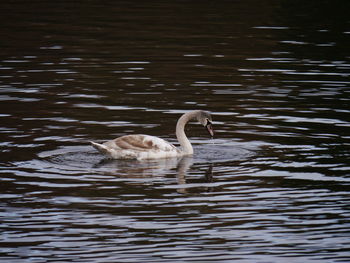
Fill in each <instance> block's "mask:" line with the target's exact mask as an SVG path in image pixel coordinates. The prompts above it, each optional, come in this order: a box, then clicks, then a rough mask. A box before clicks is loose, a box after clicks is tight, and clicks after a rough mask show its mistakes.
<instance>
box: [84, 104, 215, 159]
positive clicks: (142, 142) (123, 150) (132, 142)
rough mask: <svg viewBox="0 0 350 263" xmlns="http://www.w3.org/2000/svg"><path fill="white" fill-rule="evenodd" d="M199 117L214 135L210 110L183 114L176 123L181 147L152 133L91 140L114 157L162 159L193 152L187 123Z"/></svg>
mask: <svg viewBox="0 0 350 263" xmlns="http://www.w3.org/2000/svg"><path fill="white" fill-rule="evenodd" d="M193 119H197V120H198V121H199V122H200V123H201V124H202V125H203V126H204V127H205V128H206V129H207V131H208V132H209V134H210V136H211V137H213V136H214V131H213V127H212V119H211V116H210V113H209V112H206V111H202V110H195V111H190V112H187V113H185V114H183V115H182V116H181V117H180V119H179V120H178V121H177V124H176V137H177V140H178V141H179V143H180V146H181V147H180V148H177V147H175V146H174V145H172V144H171V143H168V142H167V141H165V140H163V139H161V138H158V137H155V136H150V135H143V134H133V135H125V136H122V137H119V138H116V139H114V140H111V141H107V142H105V143H103V144H99V143H96V142H91V144H92V146H93V147H94V148H95V149H97V150H98V151H99V152H101V153H102V154H105V155H107V156H108V157H110V158H113V159H137V160H144V159H160V158H169V157H177V156H184V155H191V154H193V148H192V145H191V143H190V141H189V140H188V138H187V136H186V134H185V125H186V124H187V123H188V122H189V121H190V120H193Z"/></svg>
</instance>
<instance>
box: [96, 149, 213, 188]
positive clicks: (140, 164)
mask: <svg viewBox="0 0 350 263" xmlns="http://www.w3.org/2000/svg"><path fill="white" fill-rule="evenodd" d="M193 164H194V161H193V157H192V156H184V157H181V158H164V159H157V160H148V161H146V160H145V161H132V160H125V161H122V160H111V159H108V160H102V161H101V162H100V163H98V164H96V165H94V168H95V169H98V170H100V171H101V172H103V173H104V174H107V175H113V176H117V177H119V178H130V179H142V178H159V177H166V176H167V175H168V174H169V172H170V171H175V172H176V179H177V185H176V186H175V188H176V189H177V191H178V192H179V193H186V192H188V189H189V188H193V187H197V188H198V187H203V183H204V184H206V183H211V182H213V165H212V163H210V164H209V165H208V167H207V169H206V172H205V173H203V176H201V177H200V181H201V182H200V183H198V179H196V182H197V183H196V184H195V185H193V183H189V184H191V186H189V185H188V182H187V181H188V178H187V175H188V171H189V170H190V168H191V167H192V166H193ZM202 165H203V164H202ZM205 188H206V189H207V188H209V187H208V185H207V184H206V185H205Z"/></svg>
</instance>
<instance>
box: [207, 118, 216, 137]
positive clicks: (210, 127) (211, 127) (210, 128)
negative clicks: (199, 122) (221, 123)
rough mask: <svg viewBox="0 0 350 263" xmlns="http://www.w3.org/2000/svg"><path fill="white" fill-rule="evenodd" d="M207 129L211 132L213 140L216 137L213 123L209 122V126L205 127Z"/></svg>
mask: <svg viewBox="0 0 350 263" xmlns="http://www.w3.org/2000/svg"><path fill="white" fill-rule="evenodd" d="M205 128H206V129H207V131H208V132H209V134H210V137H211V138H213V137H214V130H213V125H212V124H211V122H209V121H208V123H207V125H205Z"/></svg>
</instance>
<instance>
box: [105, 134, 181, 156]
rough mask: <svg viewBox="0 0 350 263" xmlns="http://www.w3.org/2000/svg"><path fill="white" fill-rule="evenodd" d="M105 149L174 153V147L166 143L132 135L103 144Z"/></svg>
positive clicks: (139, 135)
mask: <svg viewBox="0 0 350 263" xmlns="http://www.w3.org/2000/svg"><path fill="white" fill-rule="evenodd" d="M104 145H106V146H107V147H110V148H113V149H116V150H135V151H164V152H168V151H174V150H176V147H175V146H174V145H172V144H170V143H168V142H167V141H165V140H163V139H161V138H158V137H155V136H150V135H143V134H133V135H125V136H122V137H119V138H117V139H114V140H112V141H108V142H106V143H104Z"/></svg>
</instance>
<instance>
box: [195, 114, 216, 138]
mask: <svg viewBox="0 0 350 263" xmlns="http://www.w3.org/2000/svg"><path fill="white" fill-rule="evenodd" d="M197 120H198V121H199V122H200V123H201V124H202V125H203V126H204V127H205V128H206V129H207V131H208V132H209V134H210V136H211V137H214V130H213V125H212V122H213V121H212V119H211V115H210V113H209V112H207V111H199V112H198V114H197Z"/></svg>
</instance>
